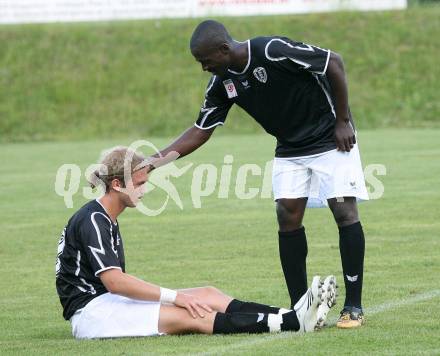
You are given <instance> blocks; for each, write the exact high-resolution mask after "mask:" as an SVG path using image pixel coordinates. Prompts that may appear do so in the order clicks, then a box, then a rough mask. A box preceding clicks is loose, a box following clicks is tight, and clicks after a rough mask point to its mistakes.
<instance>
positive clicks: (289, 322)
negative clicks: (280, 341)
mask: <svg viewBox="0 0 440 356" xmlns="http://www.w3.org/2000/svg"><path fill="white" fill-rule="evenodd" d="M281 330H282V331H298V330H299V320H298V317H297V316H296V312H295V311H294V310H292V311H291V312H289V313H285V314H283V323H282V324H281Z"/></svg>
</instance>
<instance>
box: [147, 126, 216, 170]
mask: <svg viewBox="0 0 440 356" xmlns="http://www.w3.org/2000/svg"><path fill="white" fill-rule="evenodd" d="M214 129H215V127H213V128H210V129H199V128H198V127H196V126H192V127H190V128H188V129H187V130H186V131H184V132H183V133H182V134H181V135H180V136H179V137H178V138H177V139H176V140H175V141H174V142H172V143H171V144H170V145H169V146H168V147H166V148H165V149H163V150H161V151H160V156H161V157H166V156H168V155H169V154H171V155H172V156H173V157H174V159H177V158H182V157H184V156H186V155H188V154H190V153H192V152H194V151H195V150H196V149H198V148H199V147H200V146H202V145H203V144H204V143H205V142H206V141H208V140H209V138H210V137H211V135H212V133H213V132H214ZM173 152H177V155H176V154H174V155H173V154H172V153H173ZM154 158H159V154H156V155H154V156H153V159H154ZM162 164H163V163H160V164H159V165H162ZM157 166H158V165H157V163H156V164H155V162H154V160H153V163H152V164H151V165H150V171H152V170H153V169H155V168H157Z"/></svg>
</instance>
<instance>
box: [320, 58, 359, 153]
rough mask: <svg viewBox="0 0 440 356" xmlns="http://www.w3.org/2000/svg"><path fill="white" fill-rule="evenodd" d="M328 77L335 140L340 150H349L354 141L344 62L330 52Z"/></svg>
mask: <svg viewBox="0 0 440 356" xmlns="http://www.w3.org/2000/svg"><path fill="white" fill-rule="evenodd" d="M327 78H328V79H329V82H330V85H331V87H332V91H333V95H334V99H335V111H336V125H335V140H336V146H337V148H338V150H340V151H346V152H350V150H351V149H352V148H353V145H354V144H355V143H356V138H355V135H354V131H353V127H352V125H351V124H350V110H349V107H348V89H347V81H346V78H345V70H344V62H343V60H342V57H341V56H340V55H339V54H337V53H334V52H332V53H331V55H330V60H329V64H328V68H327Z"/></svg>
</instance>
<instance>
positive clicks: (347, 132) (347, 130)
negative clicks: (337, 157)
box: [335, 120, 356, 152]
mask: <svg viewBox="0 0 440 356" xmlns="http://www.w3.org/2000/svg"><path fill="white" fill-rule="evenodd" d="M335 140H336V147H337V149H338V151H342V152H350V150H351V149H352V148H353V145H354V144H355V143H356V136H355V135H354V131H353V127H352V126H351V124H350V122H341V121H339V120H337V121H336V126H335Z"/></svg>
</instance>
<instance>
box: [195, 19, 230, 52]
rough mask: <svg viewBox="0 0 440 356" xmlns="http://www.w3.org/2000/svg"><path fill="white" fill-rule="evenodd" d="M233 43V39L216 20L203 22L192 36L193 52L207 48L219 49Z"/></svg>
mask: <svg viewBox="0 0 440 356" xmlns="http://www.w3.org/2000/svg"><path fill="white" fill-rule="evenodd" d="M231 41H232V37H231V36H230V35H229V33H228V30H226V28H225V26H223V24H221V23H220V22H217V21H214V20H206V21H203V22H201V23H200V24H199V25H198V26H197V27H196V29H195V30H194V32H193V34H192V36H191V41H190V48H191V51H192V50H195V49H198V48H206V47H207V46H209V47H218V46H220V45H221V44H223V43H229V42H231Z"/></svg>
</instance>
